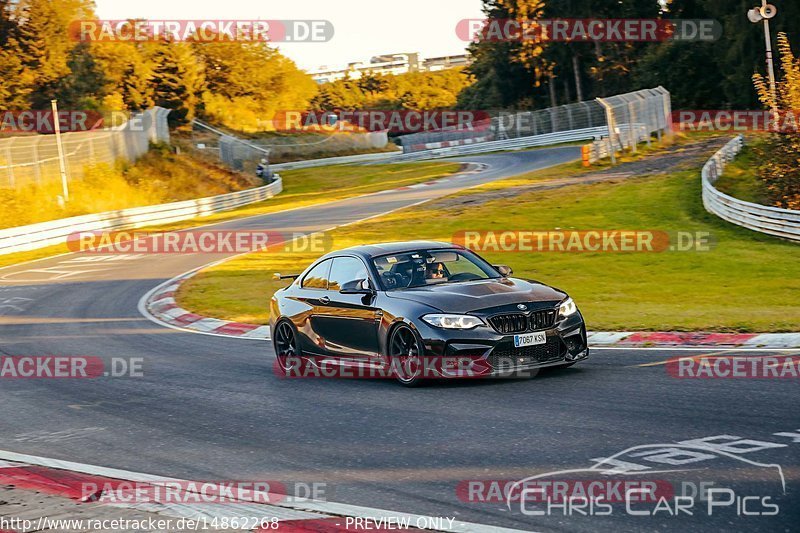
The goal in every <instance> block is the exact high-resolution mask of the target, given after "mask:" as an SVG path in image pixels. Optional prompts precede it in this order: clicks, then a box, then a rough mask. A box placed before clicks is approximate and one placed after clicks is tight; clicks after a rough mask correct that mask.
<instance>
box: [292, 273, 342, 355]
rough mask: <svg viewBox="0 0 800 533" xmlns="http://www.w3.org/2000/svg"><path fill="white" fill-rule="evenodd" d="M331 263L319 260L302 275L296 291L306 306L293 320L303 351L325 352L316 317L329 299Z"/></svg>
mask: <svg viewBox="0 0 800 533" xmlns="http://www.w3.org/2000/svg"><path fill="white" fill-rule="evenodd" d="M332 264H333V259H326V260H325V261H321V262H319V263H318V264H317V265H316V266H314V267H313V268H312V269H311V270H309V271H308V273H307V274H306V275H305V276H303V279H301V280H300V288H299V289H298V290H297V291H296V298H297V299H298V300H299V301H300V302H302V303H303V304H305V306H306V311H305V313H304V316H303V317H302V319H300V320H296V321H295V324H296V325H297V329H298V331H299V333H300V335H299V338H300V349H301V350H302V351H303V352H304V353H310V354H316V355H324V354H325V339H324V337H323V336H322V333H321V332H320V331H318V327H319V324H318V323H317V320H316V318H317V317H318V316H319V315H320V313H321V312H322V311H321V310H322V309H323V308H324V306H325V305H327V303H328V302H329V301H330V296H329V292H328V274H329V272H330V270H331V265H332Z"/></svg>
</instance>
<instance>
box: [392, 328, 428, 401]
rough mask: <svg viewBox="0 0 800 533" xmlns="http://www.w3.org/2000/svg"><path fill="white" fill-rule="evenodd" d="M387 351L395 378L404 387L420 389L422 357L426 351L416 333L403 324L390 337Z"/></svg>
mask: <svg viewBox="0 0 800 533" xmlns="http://www.w3.org/2000/svg"><path fill="white" fill-rule="evenodd" d="M386 351H387V352H388V354H389V364H390V365H392V366H391V368H392V370H393V372H394V377H395V379H396V380H397V381H399V382H400V384H401V385H403V386H404V387H419V386H420V385H421V384H422V382H423V378H422V375H421V374H422V357H423V356H424V353H425V352H424V350H423V349H422V346H421V345H420V342H419V340H418V339H417V336H416V335H415V334H414V331H413V330H412V329H411V328H410V327H408V326H406V325H405V324H401V325H399V326H397V327H396V328H394V329H393V330H392V332H391V334H390V335H389V342H388V343H387V348H386Z"/></svg>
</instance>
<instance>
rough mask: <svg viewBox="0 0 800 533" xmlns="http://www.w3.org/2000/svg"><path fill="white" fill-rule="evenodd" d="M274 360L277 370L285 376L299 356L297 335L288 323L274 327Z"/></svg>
mask: <svg viewBox="0 0 800 533" xmlns="http://www.w3.org/2000/svg"><path fill="white" fill-rule="evenodd" d="M274 339H275V340H274V346H275V358H276V359H277V370H278V371H279V372H281V373H282V374H283V375H286V374H287V373H288V372H289V371H290V370H291V369H292V366H293V365H294V364H297V361H296V360H295V361H293V360H294V359H296V358H297V357H299V356H300V350H299V349H298V347H297V335H295V332H294V328H293V327H292V326H291V324H289V322H285V321H284V322H279V323H278V325H277V326H275V336H274Z"/></svg>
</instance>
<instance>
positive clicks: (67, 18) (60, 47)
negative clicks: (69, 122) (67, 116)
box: [15, 0, 94, 108]
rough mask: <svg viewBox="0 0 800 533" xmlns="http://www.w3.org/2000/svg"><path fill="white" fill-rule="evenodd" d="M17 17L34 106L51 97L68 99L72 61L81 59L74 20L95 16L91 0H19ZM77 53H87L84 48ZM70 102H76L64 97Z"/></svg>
mask: <svg viewBox="0 0 800 533" xmlns="http://www.w3.org/2000/svg"><path fill="white" fill-rule="evenodd" d="M15 16H16V19H17V21H18V37H17V39H16V43H17V45H16V51H17V52H18V55H19V59H20V62H21V63H22V66H23V71H24V72H23V77H24V78H25V80H26V81H27V82H29V83H30V95H29V97H28V99H29V101H30V103H31V104H32V105H33V107H36V108H42V107H46V106H47V105H49V104H50V100H51V99H53V98H58V99H60V100H66V96H68V93H67V94H62V93H63V92H64V91H65V88H66V87H65V83H64V79H65V78H66V77H67V76H69V74H70V72H71V69H70V63H71V62H72V63H73V64H76V63H75V62H76V61H77V62H80V61H79V59H78V58H77V56H76V55H75V51H74V49H75V48H76V47H77V46H78V43H76V42H74V41H73V40H72V39H71V38H70V35H69V32H68V28H69V25H70V23H71V22H72V21H74V20H81V19H90V18H93V16H94V14H93V10H92V3H91V2H90V0H58V1H56V0H20V1H19V3H18V4H17V5H16V7H15ZM78 53H85V49H83V50H79V51H78ZM64 103H65V104H67V105H71V104H73V103H74V102H72V101H64Z"/></svg>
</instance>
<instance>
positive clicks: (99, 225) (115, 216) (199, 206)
mask: <svg viewBox="0 0 800 533" xmlns="http://www.w3.org/2000/svg"><path fill="white" fill-rule="evenodd" d="M276 178H277V179H276V180H275V181H274V182H272V183H270V184H269V185H264V186H263V187H256V188H254V189H248V190H246V191H237V192H231V193H227V194H221V195H219V196H210V197H207V198H198V199H196V200H184V201H182V202H172V203H169V204H159V205H150V206H145V207H133V208H131V209H121V210H118V211H108V212H105V213H97V214H93V215H81V216H77V217H71V218H62V219H59V220H51V221H49V222H40V223H38V224H31V225H29V226H19V227H15V228H8V229H3V230H0V255H4V254H10V253H13V252H24V251H28V250H35V249H37V248H44V247H45V246H51V245H54V244H61V243H64V242H66V241H67V237H69V235H71V234H73V233H77V232H83V231H86V232H89V231H105V230H126V229H135V228H142V227H145V226H152V225H155V224H166V223H170V222H178V221H181V220H188V219H191V218H195V217H201V216H205V215H211V214H214V213H219V212H222V211H229V210H231V209H235V208H237V207H240V206H243V205H247V204H252V203H255V202H260V201H262V200H266V199H267V198H272V197H273V196H275V195H276V194H278V193H279V192H281V191H282V190H283V181H282V180H281V178H280V176H277V175H276Z"/></svg>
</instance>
